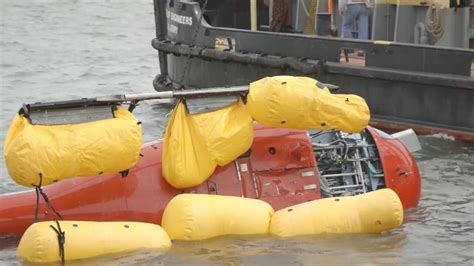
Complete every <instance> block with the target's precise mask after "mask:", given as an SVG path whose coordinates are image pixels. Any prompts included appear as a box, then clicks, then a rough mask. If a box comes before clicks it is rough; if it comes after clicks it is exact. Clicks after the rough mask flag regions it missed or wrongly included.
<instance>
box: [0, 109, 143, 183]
mask: <svg viewBox="0 0 474 266" xmlns="http://www.w3.org/2000/svg"><path fill="white" fill-rule="evenodd" d="M114 114H115V118H110V119H104V120H98V121H93V122H87V123H81V124H68V125H32V124H31V123H30V122H29V121H28V119H27V118H25V117H24V116H23V115H19V114H17V115H16V117H15V118H14V120H13V122H12V125H11V126H10V129H9V130H8V133H7V136H6V138H5V144H4V150H3V153H4V155H5V162H6V165H7V168H8V172H9V173H10V176H11V177H12V178H13V180H15V182H16V183H18V184H20V185H24V186H29V187H31V186H35V185H36V186H37V185H39V181H40V176H41V179H42V185H48V184H51V183H53V182H56V181H59V180H62V179H65V178H71V177H75V176H93V175H100V174H111V173H118V172H120V171H124V170H127V169H129V168H130V167H132V166H133V165H135V164H136V163H137V161H138V158H139V154H140V150H141V146H142V133H141V126H140V125H139V124H138V123H137V120H136V118H135V117H134V116H133V115H132V114H131V113H130V112H129V111H128V110H127V109H125V108H123V107H118V108H117V110H115V112H114Z"/></svg>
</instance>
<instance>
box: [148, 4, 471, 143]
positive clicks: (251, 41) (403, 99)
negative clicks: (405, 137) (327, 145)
mask: <svg viewBox="0 0 474 266" xmlns="http://www.w3.org/2000/svg"><path fill="white" fill-rule="evenodd" d="M158 5H160V7H161V9H160V8H157V9H156V10H155V11H156V13H155V14H156V15H157V16H159V15H160V14H164V13H166V12H167V13H168V15H169V14H176V15H178V16H182V17H187V18H192V23H191V25H183V24H180V23H176V22H175V21H173V20H167V21H166V22H167V23H168V25H167V27H164V26H163V25H161V24H162V23H163V20H162V18H161V20H160V19H157V20H156V22H157V24H160V29H169V27H170V25H171V26H173V27H174V29H176V30H177V31H176V32H174V33H173V32H167V34H166V35H164V34H163V32H160V35H159V36H158V38H156V39H154V40H153V41H152V45H153V47H154V48H155V49H157V50H158V51H159V52H160V55H162V56H161V57H163V55H165V56H166V65H164V64H161V73H162V74H165V75H166V77H167V79H168V80H170V81H172V82H174V83H177V84H180V85H184V86H187V87H198V88H207V87H219V86H236V85H245V84H248V83H249V82H252V81H255V80H257V79H260V78H262V77H265V76H270V75H305V76H310V77H313V78H316V79H318V80H321V81H322V82H327V83H332V84H336V85H339V86H340V92H342V93H354V94H358V95H361V96H362V97H364V98H365V99H366V100H367V102H368V104H369V106H370V108H371V112H372V114H373V117H374V118H375V119H377V118H378V117H381V118H383V119H381V120H384V121H393V122H394V123H397V122H399V123H400V124H409V125H410V126H414V127H417V126H420V127H427V128H434V129H439V130H440V131H443V130H444V129H445V131H446V132H453V131H454V132H461V133H465V135H466V136H467V137H466V139H467V140H469V139H471V138H472V140H473V141H474V104H472V103H474V79H473V78H472V77H471V76H470V75H471V64H472V62H473V61H474V52H473V51H472V50H467V49H452V48H442V47H433V46H423V45H412V44H400V43H389V42H377V41H375V42H373V41H360V40H351V39H338V38H331V37H319V36H305V35H298V34H285V33H269V32H252V31H248V30H240V29H234V28H216V27H212V26H210V25H208V24H207V23H206V22H205V20H201V19H200V15H201V9H200V8H199V5H198V4H196V3H188V2H186V1H182V2H176V1H175V4H174V5H173V6H172V7H171V6H170V5H163V1H160V0H155V7H157V6H158ZM163 8H166V10H163ZM157 28H158V27H157ZM163 36H166V37H165V38H164V37H163ZM218 38H221V39H222V38H224V39H228V40H232V42H234V45H233V47H232V49H229V50H228V51H226V50H221V49H216V48H215V43H216V40H217V39H218ZM343 49H351V50H356V51H364V52H365V66H356V65H349V64H344V63H340V55H341V51H342V50H343ZM162 77H163V76H162ZM161 81H163V79H161ZM154 85H155V89H157V90H160V89H161V87H162V85H163V83H162V82H158V79H156V80H155V82H154Z"/></svg>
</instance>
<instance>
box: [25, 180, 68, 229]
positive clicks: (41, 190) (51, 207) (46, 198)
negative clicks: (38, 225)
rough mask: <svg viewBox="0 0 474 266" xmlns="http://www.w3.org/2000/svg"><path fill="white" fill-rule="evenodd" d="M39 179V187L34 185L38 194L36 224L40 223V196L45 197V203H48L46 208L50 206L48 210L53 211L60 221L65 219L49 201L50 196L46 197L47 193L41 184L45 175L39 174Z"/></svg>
mask: <svg viewBox="0 0 474 266" xmlns="http://www.w3.org/2000/svg"><path fill="white" fill-rule="evenodd" d="M39 177H40V181H39V184H38V185H34V184H32V185H33V186H34V187H35V192H36V206H35V222H38V220H39V219H38V211H39V196H40V195H41V196H42V197H43V200H44V202H46V206H48V209H50V210H52V211H53V212H54V213H55V214H56V215H57V216H58V217H59V218H60V219H62V218H63V217H62V216H61V214H59V212H57V211H56V209H54V207H53V205H52V204H51V202H50V201H49V198H48V195H46V193H44V192H43V189H42V188H41V184H42V183H43V175H42V174H41V173H40V174H39Z"/></svg>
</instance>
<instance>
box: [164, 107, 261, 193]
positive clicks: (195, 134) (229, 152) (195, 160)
mask: <svg viewBox="0 0 474 266" xmlns="http://www.w3.org/2000/svg"><path fill="white" fill-rule="evenodd" d="M252 141H253V127H252V118H251V117H250V115H249V114H248V113H247V112H246V111H245V107H244V105H243V104H242V103H241V102H238V103H235V104H233V105H231V106H228V107H225V108H222V109H220V110H217V111H214V112H208V113H202V114H194V115H190V114H188V113H187V111H186V108H185V105H184V104H183V103H182V102H181V103H179V104H178V105H177V106H176V107H175V109H174V110H173V114H172V116H171V119H170V121H169V122H168V126H167V128H166V133H165V140H164V144H163V165H162V173H163V177H164V178H165V179H166V181H168V183H169V184H170V185H172V186H173V187H175V188H187V187H192V186H197V185H199V184H201V183H202V182H204V181H205V180H206V179H207V178H208V177H209V176H211V175H212V173H213V172H214V170H215V168H216V167H217V165H225V164H227V163H229V162H230V161H232V160H234V159H235V158H237V157H238V156H239V155H241V154H242V153H244V152H245V151H247V150H248V149H249V148H250V146H251V145H252Z"/></svg>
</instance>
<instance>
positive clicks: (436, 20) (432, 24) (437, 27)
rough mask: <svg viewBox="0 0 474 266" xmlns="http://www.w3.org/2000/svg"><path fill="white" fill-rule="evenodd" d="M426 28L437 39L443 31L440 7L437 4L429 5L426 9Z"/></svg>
mask: <svg viewBox="0 0 474 266" xmlns="http://www.w3.org/2000/svg"><path fill="white" fill-rule="evenodd" d="M425 23H426V29H427V30H428V32H429V33H431V35H433V38H435V39H436V40H439V39H440V38H441V37H442V36H443V33H444V26H443V14H442V13H441V7H440V6H438V5H434V4H433V5H431V6H430V7H429V8H428V10H427V11H426V17H425Z"/></svg>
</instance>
